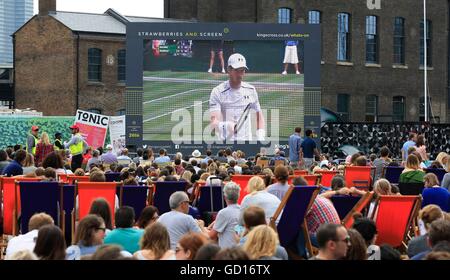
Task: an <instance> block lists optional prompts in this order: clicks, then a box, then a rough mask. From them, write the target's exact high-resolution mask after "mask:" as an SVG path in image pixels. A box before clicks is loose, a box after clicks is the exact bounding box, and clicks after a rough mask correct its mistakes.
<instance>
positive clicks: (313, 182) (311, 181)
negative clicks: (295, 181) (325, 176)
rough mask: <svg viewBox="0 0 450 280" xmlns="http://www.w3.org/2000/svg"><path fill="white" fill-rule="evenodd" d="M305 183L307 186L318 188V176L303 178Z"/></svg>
mask: <svg viewBox="0 0 450 280" xmlns="http://www.w3.org/2000/svg"><path fill="white" fill-rule="evenodd" d="M303 178H305V180H306V182H308V186H318V185H319V182H320V175H305V176H303Z"/></svg>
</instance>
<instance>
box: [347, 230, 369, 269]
mask: <svg viewBox="0 0 450 280" xmlns="http://www.w3.org/2000/svg"><path fill="white" fill-rule="evenodd" d="M347 233H348V235H349V236H350V244H351V246H349V247H348V250H347V255H346V256H345V258H344V259H345V260H352V261H363V260H367V246H366V242H365V240H364V238H363V237H362V236H361V234H360V233H359V232H358V231H357V230H356V229H352V228H349V229H347Z"/></svg>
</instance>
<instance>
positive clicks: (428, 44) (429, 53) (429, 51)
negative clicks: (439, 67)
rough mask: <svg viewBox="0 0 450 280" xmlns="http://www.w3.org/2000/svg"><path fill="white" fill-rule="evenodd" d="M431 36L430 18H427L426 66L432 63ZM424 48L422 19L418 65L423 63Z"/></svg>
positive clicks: (421, 23)
mask: <svg viewBox="0 0 450 280" xmlns="http://www.w3.org/2000/svg"><path fill="white" fill-rule="evenodd" d="M431 38H432V26H431V20H427V66H428V67H431V66H432V65H433V63H432V60H431V58H432V55H431V51H432V48H431ZM423 61H424V50H423V20H421V21H420V65H421V66H423V65H424V63H423Z"/></svg>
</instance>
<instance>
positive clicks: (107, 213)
mask: <svg viewBox="0 0 450 280" xmlns="http://www.w3.org/2000/svg"><path fill="white" fill-rule="evenodd" d="M89 214H94V215H97V216H100V217H102V219H103V221H105V227H106V232H105V233H106V234H108V233H109V232H110V231H111V230H112V229H113V227H112V223H111V209H110V207H109V204H108V201H106V199H104V198H103V197H100V198H97V199H96V200H94V201H93V202H92V204H91V209H90V210H89Z"/></svg>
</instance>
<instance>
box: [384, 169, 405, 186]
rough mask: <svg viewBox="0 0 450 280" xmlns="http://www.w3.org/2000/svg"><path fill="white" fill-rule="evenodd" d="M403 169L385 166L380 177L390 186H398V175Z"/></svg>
mask: <svg viewBox="0 0 450 280" xmlns="http://www.w3.org/2000/svg"><path fill="white" fill-rule="evenodd" d="M404 169H405V168H404V167H403V166H386V167H384V168H383V174H382V177H383V178H385V179H386V180H388V181H389V183H391V184H398V181H399V180H400V175H401V174H402V172H403V170H404Z"/></svg>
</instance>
